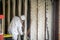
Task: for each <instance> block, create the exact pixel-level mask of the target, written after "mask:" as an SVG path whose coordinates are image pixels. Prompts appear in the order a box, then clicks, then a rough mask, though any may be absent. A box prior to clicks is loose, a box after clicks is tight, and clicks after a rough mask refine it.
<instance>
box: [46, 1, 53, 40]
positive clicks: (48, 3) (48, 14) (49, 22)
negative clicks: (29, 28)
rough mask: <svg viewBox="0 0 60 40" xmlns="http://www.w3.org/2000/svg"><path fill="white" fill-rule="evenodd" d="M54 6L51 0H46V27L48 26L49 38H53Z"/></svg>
mask: <svg viewBox="0 0 60 40" xmlns="http://www.w3.org/2000/svg"><path fill="white" fill-rule="evenodd" d="M52 15H53V8H52V2H51V0H46V18H47V21H46V27H48V29H47V30H48V33H49V40H52V37H53V36H52V29H53V22H52V21H53V19H52V18H53V16H52Z"/></svg>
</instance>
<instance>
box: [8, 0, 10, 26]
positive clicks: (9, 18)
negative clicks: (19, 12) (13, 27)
mask: <svg viewBox="0 0 60 40" xmlns="http://www.w3.org/2000/svg"><path fill="white" fill-rule="evenodd" d="M9 24H10V0H8V26H9Z"/></svg>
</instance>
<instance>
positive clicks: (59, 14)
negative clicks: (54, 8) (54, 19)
mask: <svg viewBox="0 0 60 40" xmlns="http://www.w3.org/2000/svg"><path fill="white" fill-rule="evenodd" d="M59 40H60V0H59Z"/></svg>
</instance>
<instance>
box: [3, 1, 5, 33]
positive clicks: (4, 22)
mask: <svg viewBox="0 0 60 40" xmlns="http://www.w3.org/2000/svg"><path fill="white" fill-rule="evenodd" d="M2 3H3V15H4V19H2V28H3V29H2V32H3V33H4V32H5V31H4V30H5V0H2Z"/></svg>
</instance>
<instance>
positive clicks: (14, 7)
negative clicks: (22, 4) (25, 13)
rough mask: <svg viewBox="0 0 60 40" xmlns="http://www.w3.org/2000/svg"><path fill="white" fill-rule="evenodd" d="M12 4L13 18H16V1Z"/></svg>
mask: <svg viewBox="0 0 60 40" xmlns="http://www.w3.org/2000/svg"><path fill="white" fill-rule="evenodd" d="M12 3H13V16H15V9H16V6H15V5H16V0H12Z"/></svg>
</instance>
